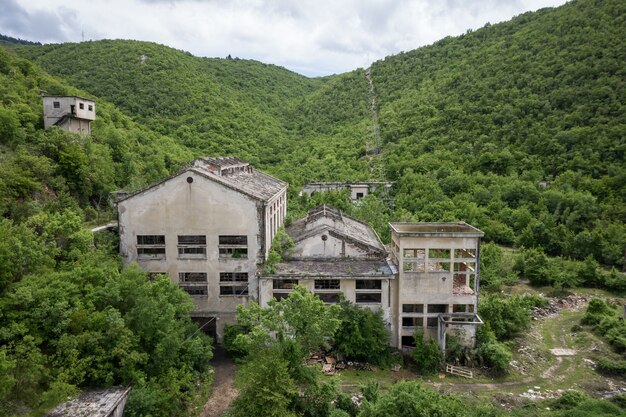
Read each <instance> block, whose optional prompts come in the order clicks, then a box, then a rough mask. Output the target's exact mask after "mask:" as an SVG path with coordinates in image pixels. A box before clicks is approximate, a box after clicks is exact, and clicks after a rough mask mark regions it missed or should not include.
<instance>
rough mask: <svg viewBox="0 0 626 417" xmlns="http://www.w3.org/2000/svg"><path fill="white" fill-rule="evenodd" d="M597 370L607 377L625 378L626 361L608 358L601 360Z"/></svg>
mask: <svg viewBox="0 0 626 417" xmlns="http://www.w3.org/2000/svg"><path fill="white" fill-rule="evenodd" d="M596 369H597V370H598V372H601V373H603V374H606V375H620V376H624V375H626V361H624V360H619V361H614V360H611V359H607V358H601V359H600V360H599V361H598V367H597V368H596Z"/></svg>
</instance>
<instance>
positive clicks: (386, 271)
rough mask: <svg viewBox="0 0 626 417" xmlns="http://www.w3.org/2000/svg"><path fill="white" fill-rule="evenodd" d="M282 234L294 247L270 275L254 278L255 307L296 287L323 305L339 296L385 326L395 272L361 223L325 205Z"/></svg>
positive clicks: (383, 251)
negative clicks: (375, 312)
mask: <svg viewBox="0 0 626 417" xmlns="http://www.w3.org/2000/svg"><path fill="white" fill-rule="evenodd" d="M285 232H286V233H287V234H288V235H289V236H290V237H291V239H292V240H293V241H294V243H295V246H294V248H293V250H292V254H291V255H290V256H289V259H287V260H285V261H284V262H282V263H279V264H278V265H276V272H275V273H273V274H261V276H260V278H259V302H260V304H261V306H267V303H268V302H269V301H270V300H271V299H272V298H276V299H281V298H284V297H287V296H288V295H289V293H290V292H291V291H292V289H293V287H294V286H295V285H302V286H304V287H306V288H308V289H309V290H310V291H311V292H313V293H315V294H317V295H318V296H319V297H320V298H321V299H322V300H323V301H325V302H327V303H337V302H339V300H340V293H343V296H344V297H345V299H346V300H348V301H351V302H353V303H355V304H356V305H358V306H361V307H367V308H372V309H380V310H382V312H383V317H384V318H385V320H386V321H387V322H388V323H391V308H392V306H391V304H390V300H391V298H390V291H391V288H392V282H393V281H394V279H395V277H396V271H395V268H394V266H393V264H391V262H390V261H389V260H388V259H387V251H386V250H385V247H384V246H383V244H382V243H381V241H380V239H379V238H378V235H376V233H375V232H374V231H373V230H372V229H371V228H370V227H369V226H368V225H367V224H365V223H362V222H360V221H358V220H355V219H353V218H351V217H348V216H346V215H344V214H343V213H341V212H340V211H339V210H337V209H335V208H332V207H329V206H325V205H323V206H319V207H316V208H314V209H311V210H310V211H309V213H308V215H307V216H306V217H305V218H303V219H300V220H298V221H295V222H293V223H292V224H291V225H289V226H288V227H287V228H286V229H285Z"/></svg>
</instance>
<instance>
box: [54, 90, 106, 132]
mask: <svg viewBox="0 0 626 417" xmlns="http://www.w3.org/2000/svg"><path fill="white" fill-rule="evenodd" d="M42 97H43V124H44V128H45V129H49V128H50V127H52V126H58V127H60V128H61V129H64V130H67V131H69V132H74V133H83V134H89V133H91V122H92V121H93V120H96V103H95V102H94V101H93V100H89V99H86V98H83V97H77V96H42Z"/></svg>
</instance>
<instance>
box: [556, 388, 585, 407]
mask: <svg viewBox="0 0 626 417" xmlns="http://www.w3.org/2000/svg"><path fill="white" fill-rule="evenodd" d="M587 399H588V397H587V396H586V395H585V394H584V393H582V392H580V391H575V390H571V391H565V392H564V393H563V395H561V397H559V398H557V399H556V400H555V401H554V403H553V407H554V408H555V409H557V410H570V409H572V408H575V407H578V406H579V405H580V404H582V403H583V402H584V401H585V400H587Z"/></svg>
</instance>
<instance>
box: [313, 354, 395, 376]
mask: <svg viewBox="0 0 626 417" xmlns="http://www.w3.org/2000/svg"><path fill="white" fill-rule="evenodd" d="M306 364H307V365H310V366H314V365H321V367H322V372H323V373H324V374H326V375H334V374H335V372H337V371H340V370H343V369H348V370H358V371H375V370H376V369H377V368H376V367H375V366H373V365H371V364H369V363H367V362H356V361H346V360H344V359H343V357H342V356H341V355H339V354H338V355H330V354H329V355H324V354H321V353H313V354H311V356H310V357H309V359H307V361H306ZM393 370H394V371H396V372H397V371H399V370H400V365H396V366H395V367H394V369H393Z"/></svg>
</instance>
